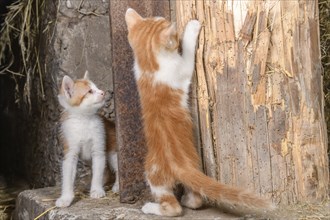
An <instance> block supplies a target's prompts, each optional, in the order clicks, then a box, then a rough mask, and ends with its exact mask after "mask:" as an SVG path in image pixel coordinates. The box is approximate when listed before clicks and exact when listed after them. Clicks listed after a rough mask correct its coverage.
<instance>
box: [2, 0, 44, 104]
mask: <svg viewBox="0 0 330 220" xmlns="http://www.w3.org/2000/svg"><path fill="white" fill-rule="evenodd" d="M44 3H45V1H44V0H22V1H17V2H16V3H13V4H12V5H10V6H8V7H7V9H8V13H7V14H6V15H5V18H4V23H3V24H2V26H0V33H1V35H0V74H11V75H12V77H13V78H14V80H15V81H16V82H17V81H19V80H21V79H23V80H24V91H23V97H24V101H25V102H26V103H28V104H29V106H30V107H31V88H32V80H33V79H34V78H35V77H36V76H37V77H38V78H39V82H40V90H41V93H40V94H41V96H42V97H44V89H43V80H42V79H43V76H42V70H41V65H40V62H39V42H38V41H39V39H40V34H41V33H42V31H41V21H42V19H41V17H42V14H43V13H42V12H43V9H44V5H45V4H44ZM16 47H18V50H19V51H16V50H17V49H16ZM17 67H19V68H17ZM18 88H19V86H17V87H16V92H19V91H18ZM16 97H17V99H18V97H19V96H16ZM19 101H20V100H16V102H19Z"/></svg>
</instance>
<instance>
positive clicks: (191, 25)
mask: <svg viewBox="0 0 330 220" xmlns="http://www.w3.org/2000/svg"><path fill="white" fill-rule="evenodd" d="M200 29H201V24H200V23H199V21H197V20H191V21H189V22H188V24H187V27H186V31H188V32H189V33H191V34H197V35H198V34H199V30H200Z"/></svg>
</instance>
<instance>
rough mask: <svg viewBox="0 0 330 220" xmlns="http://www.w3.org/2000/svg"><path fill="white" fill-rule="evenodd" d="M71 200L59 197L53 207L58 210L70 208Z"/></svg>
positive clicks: (71, 197) (70, 197) (70, 198)
mask: <svg viewBox="0 0 330 220" xmlns="http://www.w3.org/2000/svg"><path fill="white" fill-rule="evenodd" d="M72 200H73V196H61V197H60V198H58V199H57V200H56V202H55V205H56V206H57V207H60V208H62V207H68V206H70V204H71V202H72Z"/></svg>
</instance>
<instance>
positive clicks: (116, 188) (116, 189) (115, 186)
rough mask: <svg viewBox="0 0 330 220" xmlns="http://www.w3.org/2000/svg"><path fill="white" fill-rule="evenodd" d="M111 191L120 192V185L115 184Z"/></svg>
mask: <svg viewBox="0 0 330 220" xmlns="http://www.w3.org/2000/svg"><path fill="white" fill-rule="evenodd" d="M111 191H112V192H114V193H118V192H119V184H118V183H117V182H115V184H114V185H113V186H112V188H111Z"/></svg>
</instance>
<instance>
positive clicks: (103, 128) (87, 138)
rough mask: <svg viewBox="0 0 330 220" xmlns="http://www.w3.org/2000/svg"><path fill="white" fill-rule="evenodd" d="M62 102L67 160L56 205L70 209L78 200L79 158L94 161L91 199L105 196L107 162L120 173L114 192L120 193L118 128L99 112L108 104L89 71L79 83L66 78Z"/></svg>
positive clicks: (60, 96) (62, 89)
mask: <svg viewBox="0 0 330 220" xmlns="http://www.w3.org/2000/svg"><path fill="white" fill-rule="evenodd" d="M58 100H59V103H60V104H61V105H62V107H63V108H64V110H63V114H62V118H61V135H62V141H63V146H64V160H63V167H62V178H63V179H62V195H61V197H60V198H58V199H57V200H56V206H57V207H67V206H69V205H70V204H71V202H72V200H73V199H74V180H75V176H76V168H77V162H78V157H79V155H80V156H81V157H82V159H84V160H92V175H93V176H92V183H91V189H90V197H92V198H100V197H103V196H105V192H104V189H103V175H104V169H105V165H106V159H107V161H108V162H109V166H110V167H111V168H112V169H113V171H114V172H115V173H116V182H115V184H114V185H113V187H112V191H114V192H118V190H119V185H118V165H117V153H116V136H115V126H114V124H113V123H111V122H109V121H107V120H106V119H104V118H102V117H100V116H99V115H98V113H97V111H98V110H99V109H100V108H101V107H102V106H103V105H104V92H103V91H102V90H99V89H98V88H97V87H96V85H95V84H94V83H93V82H91V81H90V80H89V79H88V72H87V71H86V73H85V76H84V78H83V79H79V80H76V81H73V80H72V79H71V78H70V77H69V76H64V78H63V81H62V86H61V89H60V94H59V95H58Z"/></svg>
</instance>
